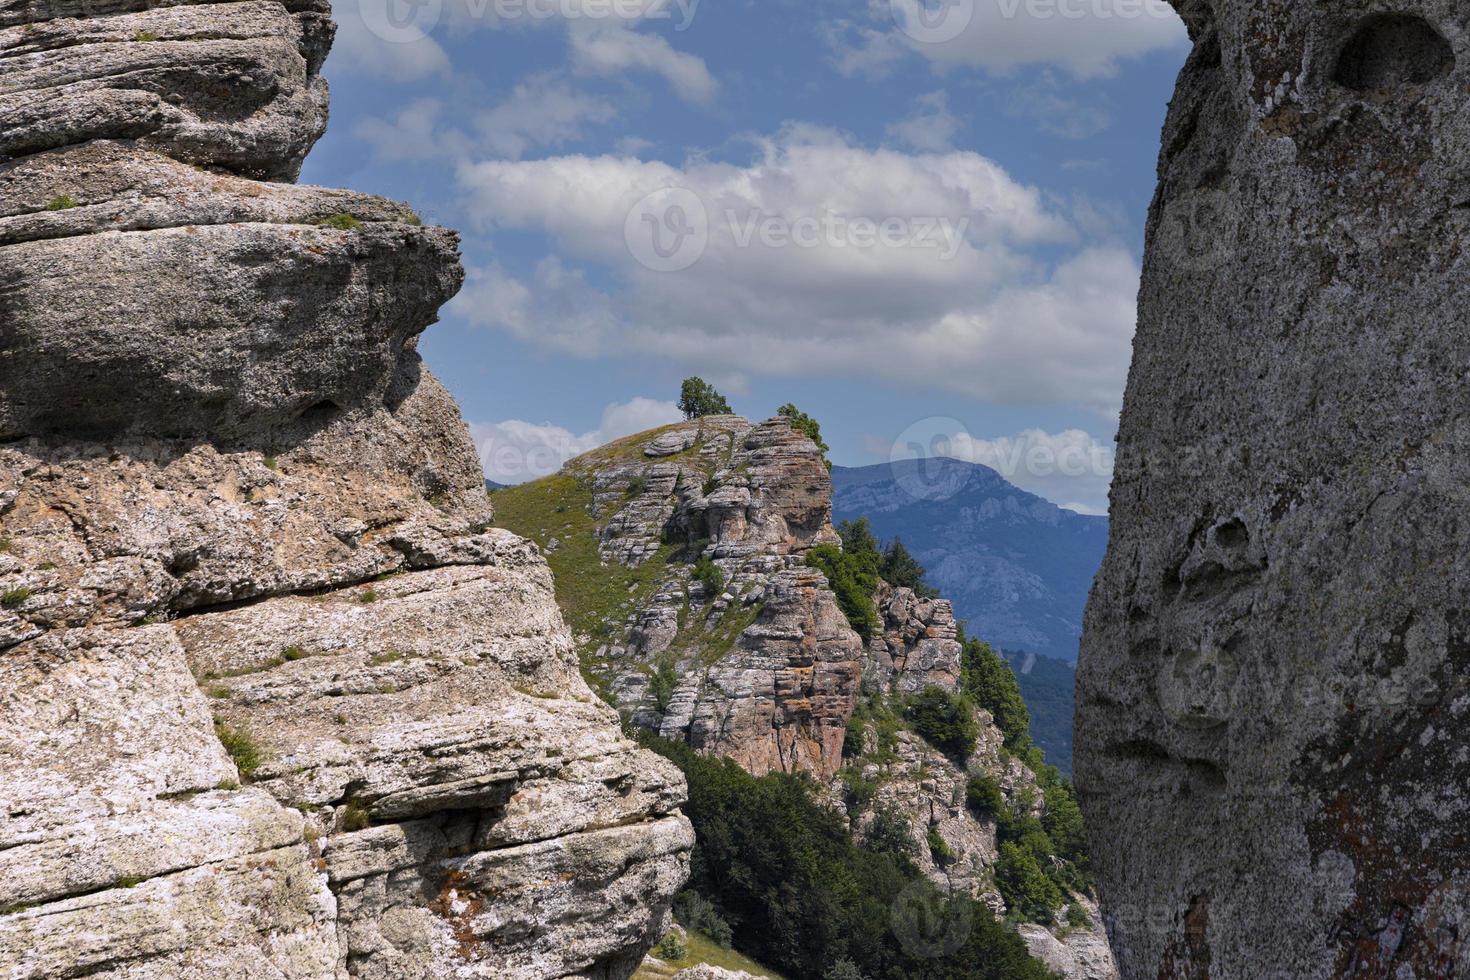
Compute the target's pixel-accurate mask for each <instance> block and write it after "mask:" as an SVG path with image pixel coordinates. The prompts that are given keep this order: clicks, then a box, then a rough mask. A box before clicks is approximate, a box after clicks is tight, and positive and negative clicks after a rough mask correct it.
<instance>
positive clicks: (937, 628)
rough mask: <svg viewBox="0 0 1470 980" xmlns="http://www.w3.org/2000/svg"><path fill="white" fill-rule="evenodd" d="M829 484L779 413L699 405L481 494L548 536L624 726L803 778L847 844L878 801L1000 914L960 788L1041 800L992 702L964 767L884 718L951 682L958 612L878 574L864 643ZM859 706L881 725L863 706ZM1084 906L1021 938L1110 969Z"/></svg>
mask: <svg viewBox="0 0 1470 980" xmlns="http://www.w3.org/2000/svg"><path fill="white" fill-rule="evenodd" d="M831 493H832V490H831V481H830V479H829V477H828V473H827V468H826V466H825V465H824V464H823V461H822V457H821V453H820V451H819V450H818V449H817V447H816V446H815V445H814V444H813V443H812V442H811V441H810V440H808V439H807V438H806V437H805V436H803V435H801V434H800V433H798V432H796V431H794V430H793V429H792V428H791V424H790V422H789V421H788V420H787V419H785V418H781V417H777V418H774V419H771V420H770V421H767V422H762V423H758V424H753V423H751V422H749V421H746V420H745V419H742V418H737V417H734V416H710V417H706V418H703V419H699V420H697V421H693V422H686V423H681V424H678V425H673V426H667V427H665V428H662V429H657V430H654V431H652V432H647V433H643V434H640V435H636V436H630V437H629V438H627V439H624V440H621V441H619V442H615V443H613V444H611V445H609V446H604V447H602V448H600V449H597V450H594V451H592V452H590V453H587V454H586V455H584V456H581V457H579V458H577V459H575V460H572V461H571V462H570V463H568V464H567V465H566V467H565V468H564V469H563V471H562V473H561V474H559V475H557V476H554V477H551V478H548V479H547V480H543V481H538V482H537V483H532V484H526V485H523V486H520V487H516V488H511V489H508V490H504V491H501V492H498V493H496V494H495V495H494V499H495V500H496V501H498V504H497V506H498V515H497V520H498V521H500V522H502V523H504V524H506V525H507V526H508V527H511V528H513V529H514V530H516V531H518V532H521V533H525V534H527V535H531V536H534V537H536V538H537V539H538V540H540V541H541V542H542V543H543V544H544V545H545V547H546V549H547V550H548V552H550V553H551V560H552V564H553V568H554V569H555V571H556V574H557V586H558V589H559V591H560V592H561V595H562V599H563V602H564V603H566V604H568V605H569V606H571V607H572V609H571V615H572V617H573V619H574V621H575V623H576V628H577V629H578V631H579V632H580V633H581V634H582V635H580V636H579V637H578V641H579V643H580V645H581V648H582V653H583V655H584V665H585V668H586V670H587V671H588V672H589V673H590V674H591V675H592V676H593V677H594V678H595V679H596V680H597V681H598V683H599V684H601V685H602V686H603V689H604V692H605V694H606V696H607V697H608V699H609V700H610V701H612V702H613V703H615V704H616V705H617V706H618V707H619V708H620V710H622V711H623V713H624V714H625V715H626V716H627V717H628V718H629V719H630V720H631V721H632V722H633V723H634V724H636V725H638V726H641V727H643V728H645V729H648V730H650V731H655V732H658V733H659V734H660V735H662V736H663V737H665V738H668V739H671V740H678V741H685V742H687V743H688V744H690V745H691V746H693V747H694V748H696V749H699V750H700V751H703V752H706V753H709V754H712V755H722V756H726V757H729V758H731V759H734V760H735V761H736V762H737V763H739V764H740V765H741V766H742V767H744V768H745V769H746V770H748V771H750V772H752V773H755V774H757V775H762V774H765V773H769V772H773V771H777V772H800V773H804V774H807V775H810V776H812V777H813V778H815V779H817V780H818V781H819V783H820V785H821V791H820V792H821V797H822V798H823V800H824V802H826V803H827V804H829V805H830V806H832V807H833V808H834V809H836V810H838V811H839V812H841V813H844V814H845V815H846V816H847V819H848V820H849V822H850V826H851V827H852V829H853V830H854V831H855V833H856V835H857V837H858V838H859V839H862V838H864V837H865V836H867V835H868V833H869V831H870V829H871V827H872V825H873V822H874V818H875V816H876V814H877V813H878V812H879V811H880V810H881V811H885V812H887V813H890V814H893V815H896V816H897V819H898V820H899V821H900V822H901V823H902V827H903V831H902V832H904V833H906V835H907V836H908V838H909V840H910V843H911V845H912V846H911V848H910V849H909V856H910V857H911V858H912V860H913V861H914V863H915V864H916V865H917V866H918V867H919V869H920V870H921V871H922V872H923V873H924V874H925V875H926V876H927V877H928V878H929V879H930V880H932V881H933V882H935V883H936V884H938V885H940V886H941V887H942V888H943V889H945V890H946V891H951V892H955V893H960V894H964V895H967V896H970V897H973V898H977V899H980V900H982V901H984V902H985V903H986V904H987V905H988V906H989V907H990V908H991V910H992V911H993V912H995V913H996V914H997V915H1001V916H1004V915H1005V914H1006V912H1007V911H1008V910H1007V908H1006V903H1005V900H1004V899H1003V898H1002V896H1001V894H1000V892H999V890H998V889H997V887H996V884H995V877H994V875H995V866H996V860H997V856H998V843H997V824H996V821H995V819H994V818H993V817H983V816H977V815H976V814H975V813H973V812H971V810H970V808H969V806H968V804H967V796H966V789H967V783H968V781H969V779H970V777H971V776H972V775H980V774H983V775H984V776H986V777H987V778H989V779H991V780H993V781H994V782H995V784H996V785H997V786H998V787H999V790H1000V792H1001V794H1002V796H1003V798H1004V800H1005V802H1006V804H1007V805H1015V806H1024V807H1026V808H1028V812H1031V813H1033V815H1039V814H1040V813H1041V812H1042V809H1043V804H1042V802H1041V801H1042V791H1041V789H1040V787H1039V783H1038V779H1037V776H1036V774H1035V773H1034V772H1033V771H1032V770H1031V768H1029V767H1028V765H1027V764H1026V763H1025V762H1024V761H1022V760H1021V759H1020V758H1018V757H1016V756H1014V755H1012V754H1011V753H1009V752H1008V751H1007V750H1006V749H1005V747H1004V745H1003V736H1002V734H1001V732H1000V730H999V729H998V728H997V727H996V726H995V724H994V722H993V719H992V718H991V716H990V714H989V713H988V712H986V711H983V710H981V711H977V712H976V721H977V726H978V729H979V732H980V744H979V746H978V747H977V749H976V751H975V753H974V754H973V755H972V757H971V758H970V759H969V761H968V763H967V764H966V765H965V766H959V765H956V764H955V763H954V762H953V761H951V760H950V759H948V758H946V757H945V756H944V755H943V754H942V753H940V752H939V751H937V750H936V749H934V748H933V747H932V746H931V745H929V744H928V743H927V742H925V741H924V740H923V739H922V738H920V737H919V736H918V735H917V734H915V733H914V732H913V731H910V730H908V728H907V726H906V724H905V723H904V722H903V721H902V720H901V718H899V717H898V716H897V715H896V714H895V713H894V711H893V708H892V701H891V699H895V698H902V697H904V696H907V695H913V694H917V693H919V692H922V691H923V690H924V689H925V688H927V687H931V686H933V687H939V688H942V689H944V690H945V691H947V692H950V693H952V694H953V693H957V692H959V691H960V689H961V686H962V676H961V675H962V669H961V658H962V647H961V644H960V643H959V641H958V626H957V624H956V622H955V618H954V610H953V608H952V606H951V604H950V602H949V601H948V600H947V599H929V598H922V597H920V596H918V595H916V594H915V592H914V591H913V590H912V589H909V588H897V587H894V586H892V585H890V584H888V583H886V582H880V583H879V586H878V591H877V594H876V595H875V596H874V597H873V598H874V600H875V606H876V608H877V611H878V613H879V620H880V622H879V624H878V628H877V629H876V630H875V631H874V635H873V637H872V638H871V639H870V640H869V641H868V642H867V643H866V644H864V643H863V641H862V639H861V638H860V637H859V636H858V634H857V633H855V632H854V631H853V629H852V627H851V626H850V625H849V624H848V621H847V618H846V616H845V615H844V613H843V612H842V610H841V608H840V605H839V603H838V600H837V597H836V595H835V594H834V593H833V591H832V589H831V587H830V585H829V584H828V582H827V579H826V577H825V575H823V573H822V572H821V571H819V570H818V569H816V568H812V567H809V566H808V565H807V564H806V556H807V554H808V552H809V551H810V549H811V548H812V547H813V546H815V545H819V544H829V543H838V542H840V538H839V537H838V535H837V534H836V532H835V531H834V530H833V527H832V524H831V500H832V497H831ZM701 565H703V566H704V569H705V571H704V574H703V575H702V574H701V572H700V566H701ZM711 568H713V569H717V572H716V573H715V575H714V576H711V575H710V569H711ZM715 576H717V578H716V577H715ZM595 593H600V594H601V596H602V597H605V598H599V597H598V596H597V595H595ZM864 702H866V703H870V704H872V705H877V706H879V707H878V708H876V709H875V710H877V711H881V712H883V713H884V721H885V723H886V724H884V725H880V724H879V723H878V722H877V721H876V720H875V719H870V718H867V717H866V716H860V717H857V718H855V717H854V715H855V711H856V710H857V709H858V706H859V704H860V703H864ZM931 834H933V835H937V836H938V838H939V839H940V840H942V841H943V842H944V847H945V848H946V849H947V852H948V853H947V854H946V855H944V856H941V855H937V854H935V853H933V851H932V849H931V845H930V840H931ZM1075 899H1076V901H1078V902H1080V903H1081V904H1082V906H1083V907H1084V910H1091V912H1095V911H1096V909H1095V907H1093V906H1092V905H1091V903H1090V899H1089V898H1088V897H1087V896H1077V897H1075ZM1098 921H1099V920H1098V919H1097V917H1096V916H1095V915H1092V916H1091V922H1092V923H1093V924H1092V925H1089V926H1082V927H1068V926H1066V925H1065V924H1058V925H1055V926H1053V927H1051V928H1050V929H1048V928H1047V927H1043V926H1036V927H1035V929H1033V930H1031V932H1030V933H1029V934H1024V936H1023V938H1025V940H1026V942H1027V944H1028V947H1029V948H1031V949H1032V950H1033V955H1035V956H1036V957H1037V958H1038V959H1043V960H1045V961H1046V962H1047V963H1049V964H1051V965H1053V966H1054V967H1056V968H1057V969H1058V970H1059V972H1060V973H1061V975H1062V976H1063V977H1065V978H1066V980H1112V978H1113V977H1115V976H1116V973H1115V971H1114V969H1113V965H1112V959H1111V956H1110V955H1109V954H1108V951H1107V948H1106V941H1105V939H1104V938H1103V935H1102V932H1101V928H1100V925H1098V924H1097V923H1098Z"/></svg>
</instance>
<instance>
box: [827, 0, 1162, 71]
mask: <svg viewBox="0 0 1470 980" xmlns="http://www.w3.org/2000/svg"><path fill="white" fill-rule="evenodd" d="M1186 40H1187V35H1186V32H1185V29H1184V24H1183V22H1182V21H1181V20H1180V19H1179V17H1178V15H1177V14H1176V13H1175V12H1174V10H1173V8H1172V7H1171V6H1169V4H1168V3H1167V2H1166V0H869V4H868V20H867V21H865V22H858V23H847V24H843V25H839V26H838V27H837V28H836V29H834V30H833V31H831V32H829V35H828V43H829V45H830V46H831V48H832V53H833V59H834V62H835V64H836V66H837V68H838V70H839V71H843V72H845V73H849V74H854V73H866V74H875V75H881V74H883V73H885V72H887V71H888V70H890V69H891V68H892V67H893V66H894V65H895V64H896V63H897V62H898V61H900V60H902V59H903V58H905V57H907V56H910V55H916V56H918V57H921V58H924V59H926V60H927V61H929V62H930V63H931V64H933V65H934V66H935V67H936V68H939V69H946V68H954V67H972V68H979V69H981V70H983V71H986V72H989V73H991V74H995V75H1008V74H1010V73H1012V72H1014V71H1016V70H1017V69H1018V68H1021V67H1023V66H1027V65H1050V66H1055V67H1057V68H1059V69H1061V70H1063V71H1065V72H1067V73H1068V74H1070V75H1072V76H1073V77H1075V78H1081V79H1086V78H1098V77H1104V76H1109V75H1112V74H1114V73H1115V72H1116V71H1117V70H1118V66H1119V63H1120V62H1121V61H1124V60H1126V59H1129V58H1136V57H1139V56H1141V55H1145V54H1148V53H1150V52H1153V51H1159V50H1164V49H1167V48H1172V47H1175V46H1178V45H1183V44H1184V43H1186Z"/></svg>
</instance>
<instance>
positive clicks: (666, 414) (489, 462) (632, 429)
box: [470, 397, 683, 483]
mask: <svg viewBox="0 0 1470 980" xmlns="http://www.w3.org/2000/svg"><path fill="white" fill-rule="evenodd" d="M681 418H683V416H682V415H681V414H680V412H679V410H678V408H677V407H675V405H674V403H673V402H662V401H656V400H654V399H652V398H641V397H640V398H634V399H632V400H630V401H626V402H620V403H617V404H613V405H609V406H607V408H605V409H603V412H602V422H601V424H600V425H599V426H598V427H597V428H596V429H595V430H593V431H592V432H585V433H582V434H581V435H578V434H576V433H574V432H572V431H571V430H570V429H567V428H564V427H562V426H559V425H553V424H551V423H549V422H544V423H540V424H534V423H531V422H523V421H521V420H519V419H508V420H506V421H504V422H477V423H471V425H470V433H471V435H473V437H474V440H475V445H476V446H478V447H479V450H480V460H481V462H482V463H483V464H484V467H485V477H486V478H487V479H490V480H494V481H495V482H496V483H524V482H526V481H527V480H536V479H540V478H541V477H543V476H550V475H551V474H552V473H555V472H556V471H557V470H559V469H561V467H562V464H563V463H565V462H566V461H567V460H569V459H573V458H575V457H577V456H580V455H581V454H582V453H585V452H588V451H589V450H592V449H596V448H597V447H598V446H602V445H606V444H607V443H609V442H613V441H614V440H617V439H621V438H623V437H624V436H630V435H633V434H634V433H637V432H642V431H644V430H645V429H652V428H656V427H657V426H660V425H668V424H669V423H671V422H677V421H679V420H680V419H681Z"/></svg>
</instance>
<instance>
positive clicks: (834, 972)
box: [822, 957, 868, 980]
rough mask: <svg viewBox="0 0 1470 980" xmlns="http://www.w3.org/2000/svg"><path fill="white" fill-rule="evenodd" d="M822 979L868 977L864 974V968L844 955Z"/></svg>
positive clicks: (859, 979)
mask: <svg viewBox="0 0 1470 980" xmlns="http://www.w3.org/2000/svg"><path fill="white" fill-rule="evenodd" d="M822 980H868V978H867V977H866V976H864V975H863V971H862V970H859V969H858V968H857V964H856V963H854V962H853V961H852V960H850V959H847V958H846V957H843V958H842V959H840V960H838V961H837V962H836V963H833V964H832V965H831V966H830V967H829V968H828V969H827V972H826V973H824V974H822Z"/></svg>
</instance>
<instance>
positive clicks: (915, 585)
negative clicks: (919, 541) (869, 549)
mask: <svg viewBox="0 0 1470 980" xmlns="http://www.w3.org/2000/svg"><path fill="white" fill-rule="evenodd" d="M878 574H879V575H880V576H881V577H882V578H883V581H885V582H887V583H888V584H889V585H892V586H894V587H895V588H900V589H913V590H914V592H915V593H916V594H917V595H919V596H920V597H921V598H924V599H937V598H938V597H939V590H938V589H935V588H933V587H931V586H930V585H929V583H928V582H925V581H924V575H925V572H924V566H923V565H920V564H919V562H918V560H917V559H916V558H914V556H913V555H911V554H909V549H908V548H906V547H904V543H903V539H902V538H894V539H893V540H892V541H891V542H889V545H888V547H887V548H886V549H884V551H883V558H882V561H880V562H879V564H878Z"/></svg>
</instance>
